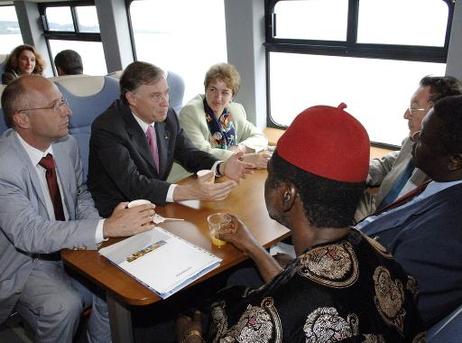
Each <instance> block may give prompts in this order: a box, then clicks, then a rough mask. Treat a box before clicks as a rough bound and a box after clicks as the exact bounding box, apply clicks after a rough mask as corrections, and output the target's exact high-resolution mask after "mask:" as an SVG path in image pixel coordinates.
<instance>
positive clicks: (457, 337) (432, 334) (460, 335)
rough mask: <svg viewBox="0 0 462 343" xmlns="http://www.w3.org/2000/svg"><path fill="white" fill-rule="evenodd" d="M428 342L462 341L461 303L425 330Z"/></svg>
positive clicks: (455, 342)
mask: <svg viewBox="0 0 462 343" xmlns="http://www.w3.org/2000/svg"><path fill="white" fill-rule="evenodd" d="M427 342H428V343H459V342H462V304H461V305H460V306H459V307H458V308H457V309H455V310H454V311H453V312H452V313H451V314H450V315H448V316H447V317H446V318H443V319H442V320H441V321H440V322H439V323H437V324H435V325H434V326H433V327H432V328H431V329H430V330H428V332H427Z"/></svg>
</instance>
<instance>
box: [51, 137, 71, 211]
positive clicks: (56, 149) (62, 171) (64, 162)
mask: <svg viewBox="0 0 462 343" xmlns="http://www.w3.org/2000/svg"><path fill="white" fill-rule="evenodd" d="M53 158H54V160H55V163H56V173H57V174H58V177H59V181H60V184H61V185H60V186H61V189H60V190H61V192H62V194H61V196H62V198H63V199H64V203H65V206H66V209H67V212H68V214H69V218H70V219H74V218H75V217H76V215H75V206H74V200H73V199H72V190H71V180H72V179H73V178H74V179H75V171H74V169H73V163H72V161H71V160H70V159H69V156H67V155H66V154H65V153H64V152H63V151H62V148H61V145H60V144H53ZM73 175H74V176H73Z"/></svg>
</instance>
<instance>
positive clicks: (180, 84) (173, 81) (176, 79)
mask: <svg viewBox="0 0 462 343" xmlns="http://www.w3.org/2000/svg"><path fill="white" fill-rule="evenodd" d="M167 83H168V88H170V107H171V108H173V109H174V110H175V112H176V113H177V114H178V113H180V110H181V108H182V107H183V97H184V80H183V78H182V77H181V76H180V75H178V74H176V73H174V72H171V71H169V72H168V74H167Z"/></svg>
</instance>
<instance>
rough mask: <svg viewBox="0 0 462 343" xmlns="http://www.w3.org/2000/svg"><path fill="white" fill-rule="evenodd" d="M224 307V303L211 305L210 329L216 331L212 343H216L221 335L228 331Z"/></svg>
mask: <svg viewBox="0 0 462 343" xmlns="http://www.w3.org/2000/svg"><path fill="white" fill-rule="evenodd" d="M225 306H226V305H225V302H224V301H220V302H218V303H213V304H212V308H211V313H210V315H211V317H212V321H213V325H212V327H214V328H215V330H216V332H215V337H214V339H213V342H218V340H219V338H220V337H221V335H222V334H223V333H224V332H226V331H227V330H228V317H227V315H226V311H225Z"/></svg>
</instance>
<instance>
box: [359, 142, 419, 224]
mask: <svg viewBox="0 0 462 343" xmlns="http://www.w3.org/2000/svg"><path fill="white" fill-rule="evenodd" d="M412 145H413V142H412V141H411V139H410V138H409V137H408V138H406V139H405V140H404V141H403V145H402V147H401V150H400V151H399V152H398V151H393V152H391V153H389V154H387V155H385V156H384V157H382V158H380V159H378V158H375V159H373V160H372V161H371V163H370V165H369V178H368V185H369V186H380V188H379V190H378V191H377V193H376V194H372V195H371V194H370V193H367V192H366V193H365V194H364V197H363V198H362V199H361V201H360V203H359V205H358V208H357V210H356V214H355V219H356V220H360V219H362V218H365V217H367V216H368V215H370V214H372V213H374V212H375V210H376V208H377V206H378V205H379V204H380V203H381V202H382V200H383V199H384V198H385V197H386V196H387V194H388V193H389V192H390V190H391V189H392V187H393V184H394V183H395V182H396V181H397V180H398V179H399V177H400V175H401V173H403V172H404V170H405V169H406V167H407V165H408V163H409V161H410V160H411V159H412ZM409 180H410V181H411V182H412V183H414V184H415V185H416V186H420V185H421V184H422V183H424V182H425V181H426V180H428V177H427V175H426V174H425V173H424V172H423V171H421V170H420V169H418V168H415V169H414V171H413V172H412V175H411V177H410V178H409Z"/></svg>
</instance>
